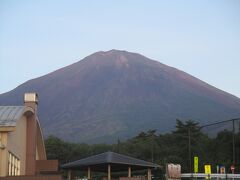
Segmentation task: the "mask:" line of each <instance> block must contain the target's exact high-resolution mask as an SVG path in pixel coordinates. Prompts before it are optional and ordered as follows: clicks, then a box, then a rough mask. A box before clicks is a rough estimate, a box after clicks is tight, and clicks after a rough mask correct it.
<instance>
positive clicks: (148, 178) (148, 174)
mask: <svg viewBox="0 0 240 180" xmlns="http://www.w3.org/2000/svg"><path fill="white" fill-rule="evenodd" d="M151 178H152V174H151V169H150V168H148V171H147V180H151Z"/></svg>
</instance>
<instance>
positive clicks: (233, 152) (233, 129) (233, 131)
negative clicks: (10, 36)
mask: <svg viewBox="0 0 240 180" xmlns="http://www.w3.org/2000/svg"><path fill="white" fill-rule="evenodd" d="M239 120H240V118H235V119H229V120H225V121H219V122H214V123H211V124H206V125H203V126H201V127H200V129H202V128H205V127H208V126H213V125H217V124H222V123H226V122H232V163H233V165H234V164H235V121H239Z"/></svg>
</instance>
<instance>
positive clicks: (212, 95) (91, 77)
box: [0, 50, 240, 142]
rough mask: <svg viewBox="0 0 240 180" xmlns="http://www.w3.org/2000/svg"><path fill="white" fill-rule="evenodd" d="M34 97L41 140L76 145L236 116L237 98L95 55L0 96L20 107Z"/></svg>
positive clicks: (140, 63)
mask: <svg viewBox="0 0 240 180" xmlns="http://www.w3.org/2000/svg"><path fill="white" fill-rule="evenodd" d="M32 91H34V92H37V93H38V94H39V100H40V102H39V117H40V120H41V125H42V127H43V131H44V134H45V136H46V135H50V134H53V135H55V136H58V137H60V138H63V139H65V140H69V141H75V142H114V141H116V140H117V139H118V138H127V137H131V136H133V135H136V134H137V133H139V132H140V131H143V130H148V129H157V130H159V132H162V133H164V132H167V131H169V130H172V129H173V128H174V126H175V121H176V119H177V118H178V119H193V120H196V121H199V122H200V123H207V122H212V121H217V120H225V119H229V118H234V117H239V116H240V99H239V98H237V97H235V96H233V95H231V94H228V93H226V92H224V91H221V90H219V89H217V88H215V87H213V86H211V85H209V84H207V83H205V82H203V81H201V80H199V79H197V78H195V77H193V76H191V75H189V74H187V73H185V72H183V71H180V70H178V69H175V68H172V67H169V66H167V65H164V64H161V63H159V62H157V61H154V60H150V59H148V58H146V57H144V56H142V55H140V54H136V53H130V52H127V51H119V50H111V51H107V52H103V51H100V52H97V53H94V54H92V55H90V56H87V57H86V58H84V59H82V60H80V61H79V62H76V63H74V64H72V65H69V66H67V67H64V68H62V69H59V70H57V71H54V72H52V73H49V74H47V75H45V76H42V77H39V78H36V79H32V80H29V81H27V82H25V83H24V84H22V85H20V86H18V87H17V88H15V89H13V90H12V91H9V92H7V93H4V94H1V95H0V105H21V104H22V96H23V94H24V93H25V92H32Z"/></svg>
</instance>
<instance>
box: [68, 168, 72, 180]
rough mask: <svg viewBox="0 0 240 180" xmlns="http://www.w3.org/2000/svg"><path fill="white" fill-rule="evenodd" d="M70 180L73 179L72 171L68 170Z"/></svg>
mask: <svg viewBox="0 0 240 180" xmlns="http://www.w3.org/2000/svg"><path fill="white" fill-rule="evenodd" d="M67 179H68V180H72V171H71V170H68V178H67Z"/></svg>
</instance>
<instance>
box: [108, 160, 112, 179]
mask: <svg viewBox="0 0 240 180" xmlns="http://www.w3.org/2000/svg"><path fill="white" fill-rule="evenodd" d="M108 180H111V165H110V164H108Z"/></svg>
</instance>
